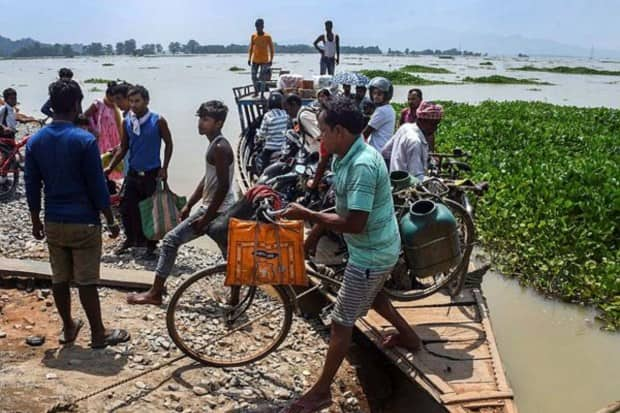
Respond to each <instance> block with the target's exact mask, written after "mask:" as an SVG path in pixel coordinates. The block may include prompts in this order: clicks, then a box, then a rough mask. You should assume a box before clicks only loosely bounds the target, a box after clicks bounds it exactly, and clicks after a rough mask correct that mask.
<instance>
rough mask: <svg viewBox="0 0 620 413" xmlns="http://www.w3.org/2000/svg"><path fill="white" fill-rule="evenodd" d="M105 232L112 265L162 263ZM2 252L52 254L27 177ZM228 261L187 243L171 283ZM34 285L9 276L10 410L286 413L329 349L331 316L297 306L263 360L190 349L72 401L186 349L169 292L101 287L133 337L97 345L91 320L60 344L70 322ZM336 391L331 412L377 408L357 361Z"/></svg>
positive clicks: (2, 348)
mask: <svg viewBox="0 0 620 413" xmlns="http://www.w3.org/2000/svg"><path fill="white" fill-rule="evenodd" d="M104 240H105V241H104V251H103V257H102V265H103V266H113V267H119V268H126V269H142V270H144V269H146V270H152V269H153V267H154V265H155V262H154V261H143V260H141V259H140V258H139V256H140V254H141V253H142V251H140V250H139V249H136V250H135V251H132V252H131V253H129V254H125V255H121V256H116V255H114V254H113V249H114V248H115V247H116V246H117V244H118V243H119V242H120V240H110V239H108V238H107V236H106V235H104ZM0 256H2V257H7V258H18V259H31V260H42V261H46V260H47V259H48V253H47V247H46V245H45V242H44V241H37V240H35V239H34V238H33V237H32V235H31V233H30V218H29V213H28V208H27V203H26V199H25V194H24V187H23V182H22V183H20V185H19V188H18V191H17V193H16V196H15V197H14V199H12V200H10V201H7V202H5V203H0ZM221 260H222V258H221V256H220V255H219V253H215V252H213V251H208V250H204V249H201V248H197V247H193V246H185V247H183V248H182V249H181V251H180V254H179V257H178V260H177V265H176V266H175V270H174V272H175V275H177V277H174V278H172V279H171V282H169V291H171V292H172V291H174V290H175V289H176V287H177V286H178V285H179V284H180V283H181V282H182V280H183V279H184V278H186V277H187V276H188V275H189V274H191V273H192V272H194V271H196V270H198V269H200V268H204V267H207V266H210V265H214V264H216V263H219V262H221ZM31 284H32V283H31ZM30 287H32V285H30ZM34 287H36V288H35V289H34V290H32V288H29V285H28V283H27V282H26V280H19V279H8V280H7V279H5V280H4V281H2V282H1V283H0V392H1V393H2V394H3V403H2V406H0V412H2V411H7V412H8V411H11V412H16V411H23V412H26V411H46V409H49V408H51V407H52V406H56V411H66V410H67V409H69V408H70V409H73V410H72V411H118V412H122V411H127V412H129V411H132V412H133V411H147V410H148V411H157V412H159V411H162V412H163V411H177V412H207V411H217V412H220V411H221V412H276V411H279V410H280V409H281V408H282V407H284V406H286V405H287V404H288V403H290V402H291V401H292V400H294V399H295V398H296V397H298V396H299V395H300V394H302V393H303V391H304V390H306V389H308V388H309V386H310V385H311V384H312V383H313V381H314V380H315V379H316V377H317V376H318V374H319V372H320V369H321V366H322V362H323V358H324V355H325V351H326V349H327V343H328V337H329V332H328V329H327V328H326V327H325V326H323V325H322V323H321V321H320V320H319V319H304V318H301V317H299V316H297V315H295V317H294V320H293V326H292V328H291V332H290V333H289V335H288V337H287V339H286V341H285V342H284V343H283V344H282V345H281V347H280V348H279V349H278V351H276V352H274V353H272V354H271V355H270V356H268V357H267V358H265V359H263V360H262V361H260V362H258V363H255V364H252V365H249V366H246V367H242V368H235V369H219V368H206V367H203V366H200V365H198V364H196V363H193V362H191V361H190V360H189V359H187V358H185V359H182V360H180V361H178V362H176V363H174V364H172V365H170V366H167V367H165V368H162V369H160V370H157V371H155V372H153V373H149V374H147V375H145V376H143V377H140V378H139V379H136V380H132V381H130V382H128V383H126V384H123V385H121V386H119V387H116V388H114V389H111V390H110V391H108V392H104V393H102V394H101V395H98V396H96V397H94V398H92V399H89V400H87V401H84V402H82V403H79V404H77V405H72V404H70V401H71V400H74V399H75V398H77V397H79V396H81V395H84V394H88V393H90V392H92V391H95V390H98V389H100V388H103V387H105V386H108V385H110V384H112V383H115V382H118V381H121V380H123V379H126V378H128V377H130V376H133V375H135V374H137V373H140V372H144V371H147V370H148V369H151V368H153V367H154V366H157V365H161V364H163V363H166V362H167V361H169V360H171V359H172V358H174V357H177V356H179V355H181V352H180V351H179V350H178V349H176V348H175V346H174V344H173V343H172V342H171V340H170V338H169V337H168V333H167V330H166V326H165V313H166V304H167V300H166V302H164V305H162V306H161V307H152V306H147V307H143V306H130V305H128V304H126V301H125V297H126V293H127V291H120V290H116V289H110V288H101V289H100V296H101V302H102V310H103V314H104V321H105V322H106V324H107V325H108V326H109V327H122V328H125V329H127V330H128V331H129V332H130V333H131V334H132V339H131V341H130V342H129V343H128V344H126V345H120V346H117V347H113V348H108V349H105V350H91V349H90V348H89V347H88V343H89V334H90V333H89V331H88V326H87V325H86V326H85V328H84V330H83V331H82V332H81V333H80V337H79V338H78V340H77V342H76V344H75V345H73V346H69V347H64V348H63V347H60V346H59V345H58V344H57V334H58V331H59V329H60V321H59V317H58V314H57V312H56V310H55V307H54V305H53V301H52V298H51V296H50V291H49V285H44V284H43V285H42V284H41V283H40V282H38V283H37V284H36V285H35V286H34ZM73 294H74V297H73V309H74V313H75V317H79V318H81V319H83V320H86V317H85V314H84V313H83V311H82V309H81V306H80V304H79V298H78V296H77V291H73ZM33 334H36V335H43V336H45V337H46V342H45V343H44V344H43V346H41V347H29V346H27V345H26V344H25V338H26V337H27V336H30V335H33ZM333 391H334V404H333V406H332V408H330V410H329V411H333V412H343V411H344V412H354V411H355V412H357V411H369V407H368V402H367V400H366V399H365V396H364V395H363V393H362V392H361V389H360V386H359V382H358V379H357V377H356V374H355V370H354V369H353V368H352V367H351V365H350V364H348V363H346V364H345V365H344V366H343V367H342V368H341V370H340V372H339V374H338V378H337V380H336V382H335V384H334V386H333ZM27 394H28V395H29V397H28V398H27V400H26V399H24V396H25V395H27ZM67 403H69V404H67Z"/></svg>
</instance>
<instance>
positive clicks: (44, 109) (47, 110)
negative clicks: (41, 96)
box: [41, 99, 54, 118]
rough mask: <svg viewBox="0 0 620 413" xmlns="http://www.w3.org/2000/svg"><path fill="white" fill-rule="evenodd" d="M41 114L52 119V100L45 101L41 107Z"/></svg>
mask: <svg viewBox="0 0 620 413" xmlns="http://www.w3.org/2000/svg"><path fill="white" fill-rule="evenodd" d="M41 113H42V114H44V115H45V116H49V117H50V118H53V117H54V112H53V111H52V100H51V99H47V100H46V101H45V103H44V104H43V106H41Z"/></svg>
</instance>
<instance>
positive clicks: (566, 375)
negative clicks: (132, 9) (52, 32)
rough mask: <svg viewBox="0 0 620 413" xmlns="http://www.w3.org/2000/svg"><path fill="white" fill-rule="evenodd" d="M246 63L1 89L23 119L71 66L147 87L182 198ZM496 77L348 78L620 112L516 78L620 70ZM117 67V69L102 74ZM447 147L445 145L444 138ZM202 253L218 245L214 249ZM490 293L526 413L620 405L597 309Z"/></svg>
mask: <svg viewBox="0 0 620 413" xmlns="http://www.w3.org/2000/svg"><path fill="white" fill-rule="evenodd" d="M245 60H246V57H245V56H244V55H222V56H208V57H204V56H195V57H176V58H172V57H162V58H127V57H118V58H116V57H113V58H97V59H95V58H79V59H66V60H63V59H40V60H11V61H0V86H1V87H2V88H4V87H8V86H13V87H15V88H16V89H17V90H18V93H19V95H18V99H19V101H20V102H22V110H23V111H24V112H28V113H37V111H38V109H39V108H40V106H41V104H42V103H43V102H44V101H45V99H46V87H47V84H48V83H49V82H50V81H52V80H53V79H54V77H55V76H56V72H57V70H58V68H59V67H62V66H68V67H71V68H72V69H73V70H74V71H75V73H76V76H77V78H78V79H79V80H81V81H84V80H86V79H88V78H94V77H99V78H108V79H116V78H121V79H125V80H127V81H130V82H134V83H141V84H143V85H145V86H147V87H148V88H149V90H150V91H151V108H152V109H153V110H154V111H157V112H159V113H161V114H162V115H163V116H164V117H166V118H167V119H168V122H169V124H170V126H171V129H172V133H173V138H174V144H175V149H174V156H173V160H172V163H171V170H170V174H169V175H170V183H171V186H172V188H173V189H174V190H175V191H177V192H179V193H186V194H187V193H189V192H190V191H191V190H192V189H193V188H194V187H195V185H196V183H197V182H198V179H199V178H200V177H201V175H202V173H203V167H204V166H203V154H204V150H205V148H206V141H205V138H203V137H200V136H198V134H197V131H196V117H195V115H194V114H195V112H196V108H197V107H198V105H199V104H200V103H201V102H203V101H205V100H208V99H222V100H223V101H224V102H225V103H226V104H228V105H229V107H230V109H231V112H230V115H229V119H228V121H227V123H226V125H225V128H224V134H225V135H227V136H229V137H231V138H233V139H234V138H235V137H236V136H237V134H238V133H239V126H238V125H239V122H238V115H237V113H236V108H235V106H234V100H233V96H232V92H231V88H232V87H233V86H238V85H243V84H247V83H249V73H236V72H231V71H229V70H228V69H229V68H230V67H231V66H235V65H236V66H239V67H246V66H245ZM492 60H493V62H494V66H493V68H491V69H488V68H483V67H481V66H480V65H479V63H480V62H481V61H482V59H480V58H456V59H454V60H444V59H437V58H434V57H419V58H413V57H406V58H393V57H386V56H375V57H371V56H345V57H344V58H343V62H342V64H341V65H340V66H339V68H338V70H359V69H360V68H376V69H390V68H392V69H393V68H398V67H400V66H402V65H405V64H421V65H436V66H440V67H445V68H447V69H449V70H451V71H452V72H453V73H452V74H444V75H426V74H422V77H425V78H432V79H441V80H446V81H451V82H458V81H459V79H460V78H463V77H465V76H484V75H491V74H503V75H506V76H512V77H522V78H538V79H540V80H542V81H547V82H551V83H553V84H554V85H555V86H533V85H472V84H469V85H467V84H463V85H442V86H427V87H424V88H423V90H424V95H425V98H427V99H450V100H455V101H461V102H470V103H476V102H480V101H483V100H486V99H494V100H540V101H546V102H550V103H555V104H562V105H577V106H590V107H591V106H608V107H616V108H618V107H620V101H619V100H618V94H619V92H620V83H619V82H620V77H610V76H582V75H557V74H548V73H535V72H529V73H528V72H511V71H507V69H508V68H510V67H517V66H523V65H525V64H534V65H539V66H543V65H545V66H556V65H569V66H577V65H583V66H592V67H597V68H601V69H608V70H620V63H613V64H608V63H602V62H598V61H582V60H570V59H538V60H534V59H530V60H529V61H518V60H516V59H513V58H498V59H492ZM102 63H112V64H113V66H105V67H104V66H102ZM275 65H276V66H282V67H284V68H287V69H289V70H292V71H293V72H298V73H302V74H304V75H307V76H310V75H315V74H317V71H318V58H317V57H316V56H314V55H282V56H277V57H276V60H275ZM95 86H96V87H98V88H100V89H105V85H93V84H84V83H83V89H84V92H85V100H84V102H85V105H86V104H88V103H89V102H91V101H92V100H93V99H94V98H96V97H101V96H103V92H97V91H90V89H91V88H93V87H95ZM407 89H408V87H404V86H399V87H397V88H396V91H395V101H404V100H405V96H406V92H407ZM439 138H440V137H439ZM200 243H201V245H205V246H209V245H210V244H209V243H208V242H206V241H200ZM484 293H485V295H486V297H487V299H488V302H489V307H490V310H491V317H492V320H493V325H494V327H495V330H496V335H497V341H498V344H499V348H500V352H501V355H502V359H503V361H504V364H505V365H506V367H507V374H508V377H509V380H510V382H511V384H512V386H513V388H514V390H515V393H516V397H517V402H518V405H519V408H520V411H521V412H524V413H538V412H541V413H542V412H544V413H553V412H562V413H573V412H574V413H582V412H594V411H596V410H597V409H599V408H601V407H603V406H605V405H607V404H608V403H610V402H612V401H614V400H618V399H620V334H607V333H603V332H601V331H599V329H598V326H597V325H596V323H594V322H593V321H592V320H593V317H594V314H593V312H592V311H590V310H586V309H583V308H579V307H576V306H572V305H566V304H562V303H558V302H555V301H550V300H546V299H544V298H542V297H541V296H540V295H538V294H536V293H535V292H533V291H531V290H529V289H523V288H521V287H520V286H519V285H518V283H516V282H513V281H510V280H506V279H504V278H501V277H499V276H496V275H493V274H489V275H487V277H486V278H485V282H484Z"/></svg>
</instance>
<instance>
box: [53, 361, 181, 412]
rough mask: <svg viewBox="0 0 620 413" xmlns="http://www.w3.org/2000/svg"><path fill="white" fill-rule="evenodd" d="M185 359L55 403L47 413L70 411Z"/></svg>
mask: <svg viewBox="0 0 620 413" xmlns="http://www.w3.org/2000/svg"><path fill="white" fill-rule="evenodd" d="M186 357H187V356H186V355H185V354H183V355H181V356H178V357H175V358H173V359H172V360H169V361H167V362H165V363H164V364H159V365H157V366H155V367H152V368H150V369H148V370H145V371H142V372H140V373H138V374H134V375H133V376H130V377H127V378H125V379H122V380H119V381H117V382H114V383H112V384H109V385H107V386H105V387H103V388H101V389H99V390H95V391H93V392H91V393H88V394H86V395H84V396H81V397H79V398H77V399H75V400H72V401H70V402H68V403H65V402H62V403H57V404H55V405H54V406H52V407H51V408H49V409H48V410H47V413H56V412H63V411H71V409H72V408H73V407H74V406H75V405H77V404H78V403H80V402H83V401H84V400H87V399H90V398H92V397H95V396H97V395H99V394H101V393H104V392H106V391H108V390H111V389H113V388H115V387H118V386H120V385H123V384H125V383H128V382H130V381H132V380H135V379H137V378H140V377H142V376H145V375H147V374H149V373H152V372H154V371H156V370H159V369H161V368H164V367H167V366H169V365H171V364H173V363H176V362H177V361H179V360H181V359H184V358H186Z"/></svg>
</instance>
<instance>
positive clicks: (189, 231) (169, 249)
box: [155, 206, 227, 279]
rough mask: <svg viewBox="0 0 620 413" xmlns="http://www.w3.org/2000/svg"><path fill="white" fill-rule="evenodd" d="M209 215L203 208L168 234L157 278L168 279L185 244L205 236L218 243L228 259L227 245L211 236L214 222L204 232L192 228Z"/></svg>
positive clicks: (156, 273)
mask: <svg viewBox="0 0 620 413" xmlns="http://www.w3.org/2000/svg"><path fill="white" fill-rule="evenodd" d="M206 213H207V208H206V207H205V206H201V207H200V208H199V209H198V211H197V212H196V213H195V214H192V215H190V216H189V217H188V218H187V219H185V220H184V221H183V222H181V223H180V224H179V225H177V226H176V227H174V228H173V229H172V230H171V231H170V232H168V233H167V234H166V236H165V237H164V239H163V240H162V242H161V246H160V253H159V260H158V261H157V267H156V268H155V276H156V277H159V278H164V279H166V278H168V276H169V275H170V273H171V272H172V267H173V266H174V261H175V260H176V258H177V253H178V252H179V248H180V247H181V245H183V244H187V243H188V242H190V241H193V240H195V239H196V238H198V237H201V236H203V235H205V234H206V235H209V236H210V237H211V238H213V240H214V241H215V242H216V243H217V245H218V247H220V250H221V252H222V256H224V258H226V248H227V246H226V245H223V242H222V241H221V240H218V239H215V238H214V237H212V236H211V235H210V230H211V229H212V228H213V226H212V224H213V221H211V223H210V224H209V225H207V227H206V228H205V229H204V231H203V232H200V233H196V232H195V231H194V228H192V222H194V221H196V220H198V219H200V218H202V217H203V216H204V215H205V214H206Z"/></svg>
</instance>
